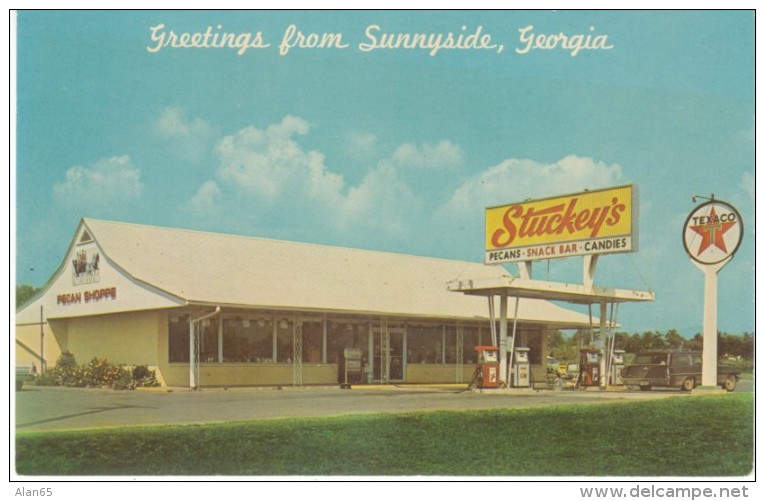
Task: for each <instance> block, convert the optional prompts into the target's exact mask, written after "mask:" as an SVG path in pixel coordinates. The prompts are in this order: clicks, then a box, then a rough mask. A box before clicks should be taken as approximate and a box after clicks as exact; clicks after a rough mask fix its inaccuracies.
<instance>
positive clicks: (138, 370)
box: [133, 365, 159, 387]
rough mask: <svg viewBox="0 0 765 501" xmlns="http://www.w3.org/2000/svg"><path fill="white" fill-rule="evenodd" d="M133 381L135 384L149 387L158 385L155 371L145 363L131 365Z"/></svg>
mask: <svg viewBox="0 0 765 501" xmlns="http://www.w3.org/2000/svg"><path fill="white" fill-rule="evenodd" d="M133 381H134V382H135V385H136V386H141V387H151V386H159V381H157V377H156V373H155V372H154V371H152V370H149V368H148V367H147V366H145V365H136V366H135V367H133Z"/></svg>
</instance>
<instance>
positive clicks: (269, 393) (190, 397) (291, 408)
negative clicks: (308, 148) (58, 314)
mask: <svg viewBox="0 0 765 501" xmlns="http://www.w3.org/2000/svg"><path fill="white" fill-rule="evenodd" d="M688 396H690V394H689V393H685V392H679V391H655V390H654V391H648V392H644V391H636V392H633V391H598V390H587V391H583V390H572V391H550V390H542V391H534V390H526V389H523V390H520V389H519V390H499V391H493V392H490V391H484V392H474V391H466V390H465V387H464V386H456V385H455V386H448V385H447V386H382V387H380V386H355V387H353V389H350V390H343V389H339V388H336V387H322V388H310V387H304V388H285V389H283V390H277V389H272V388H267V389H264V388H238V389H227V390H225V389H202V390H199V391H189V390H187V389H174V390H168V389H151V390H135V391H115V390H109V389H85V388H59V387H37V386H31V387H25V388H24V389H23V390H22V391H19V392H16V399H15V418H16V419H15V426H16V430H17V431H18V432H26V431H53V430H73V429H86V428H104V427H115V426H149V425H169V424H192V423H214V422H225V421H246V420H257V419H276V418H306V417H319V416H335V415H342V414H365V413H381V412H391V413H401V412H418V411H435V410H476V409H500V408H502V409H504V408H517V407H529V406H544V405H556V404H570V403H603V402H612V401H618V400H646V399H657V398H670V397H679V398H685V397H688Z"/></svg>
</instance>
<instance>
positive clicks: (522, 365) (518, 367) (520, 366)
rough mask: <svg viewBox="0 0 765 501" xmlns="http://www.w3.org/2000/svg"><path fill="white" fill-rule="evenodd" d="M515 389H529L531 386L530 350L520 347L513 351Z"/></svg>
mask: <svg viewBox="0 0 765 501" xmlns="http://www.w3.org/2000/svg"><path fill="white" fill-rule="evenodd" d="M513 358H515V360H514V363H513V387H514V388H528V387H529V386H531V367H530V365H529V348H523V347H518V348H515V349H514V350H513Z"/></svg>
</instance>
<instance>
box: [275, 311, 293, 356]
mask: <svg viewBox="0 0 765 501" xmlns="http://www.w3.org/2000/svg"><path fill="white" fill-rule="evenodd" d="M292 335H293V332H292V321H290V320H287V319H278V320H277V321H276V361H277V362H279V363H292V357H293V351H292Z"/></svg>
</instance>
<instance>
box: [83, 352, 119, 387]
mask: <svg viewBox="0 0 765 501" xmlns="http://www.w3.org/2000/svg"><path fill="white" fill-rule="evenodd" d="M120 372H121V371H120V368H119V367H117V366H115V365H112V364H111V363H109V360H107V359H106V358H105V357H101V358H99V357H93V358H92V359H91V361H90V362H89V363H88V365H85V366H84V367H82V379H83V381H84V382H85V386H91V387H98V386H111V385H112V383H114V382H115V381H116V380H117V379H119V377H120Z"/></svg>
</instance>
